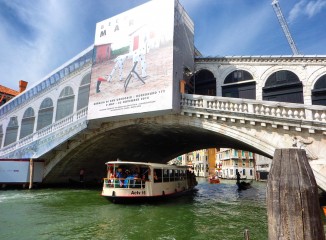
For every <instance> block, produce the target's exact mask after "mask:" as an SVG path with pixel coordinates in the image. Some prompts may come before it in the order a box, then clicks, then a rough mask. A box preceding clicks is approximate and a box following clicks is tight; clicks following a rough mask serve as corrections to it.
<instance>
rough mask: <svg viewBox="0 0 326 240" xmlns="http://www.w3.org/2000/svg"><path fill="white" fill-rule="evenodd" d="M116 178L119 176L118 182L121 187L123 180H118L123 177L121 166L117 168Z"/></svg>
mask: <svg viewBox="0 0 326 240" xmlns="http://www.w3.org/2000/svg"><path fill="white" fill-rule="evenodd" d="M116 176H117V178H119V183H120V187H123V180H120V178H123V177H124V176H123V173H122V168H120V167H119V168H118V171H117V174H116Z"/></svg>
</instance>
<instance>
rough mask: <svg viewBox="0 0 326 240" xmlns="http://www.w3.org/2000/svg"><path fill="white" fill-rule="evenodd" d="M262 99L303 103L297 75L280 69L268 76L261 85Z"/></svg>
mask: <svg viewBox="0 0 326 240" xmlns="http://www.w3.org/2000/svg"><path fill="white" fill-rule="evenodd" d="M263 100H266V101H278V102H290V103H303V86H302V82H301V81H300V79H299V78H298V76H297V75H296V74H295V73H293V72H290V71H287V70H281V71H278V72H275V73H273V74H272V75H271V76H269V77H268V79H267V81H266V84H265V87H263Z"/></svg>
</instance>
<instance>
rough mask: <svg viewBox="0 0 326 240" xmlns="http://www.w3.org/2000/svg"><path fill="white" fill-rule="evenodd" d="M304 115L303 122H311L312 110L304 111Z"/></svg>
mask: <svg viewBox="0 0 326 240" xmlns="http://www.w3.org/2000/svg"><path fill="white" fill-rule="evenodd" d="M304 111H305V115H306V119H305V120H309V121H312V120H313V117H312V110H311V109H305V110H304Z"/></svg>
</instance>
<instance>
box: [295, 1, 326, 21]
mask: <svg viewBox="0 0 326 240" xmlns="http://www.w3.org/2000/svg"><path fill="white" fill-rule="evenodd" d="M325 7H326V1H325V0H316V1H307V0H300V1H299V2H298V3H297V4H295V5H294V7H293V8H292V9H291V11H290V14H289V22H293V21H295V20H296V19H297V18H300V16H301V15H303V16H307V17H308V18H312V17H314V16H316V15H317V14H318V13H320V12H321V11H322V9H323V8H325Z"/></svg>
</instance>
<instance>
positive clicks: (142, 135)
mask: <svg viewBox="0 0 326 240" xmlns="http://www.w3.org/2000/svg"><path fill="white" fill-rule="evenodd" d="M259 131H260V130H259ZM259 131H253V129H250V128H248V129H244V128H243V127H239V128H237V127H236V128H234V127H230V126H229V124H227V123H220V124H216V121H214V120H213V119H210V120H207V121H203V119H201V118H197V117H195V116H193V117H189V116H181V115H169V116H160V117H154V118H146V119H133V120H125V121H117V122H108V123H103V124H102V125H101V127H100V128H99V129H98V130H96V131H87V133H91V134H88V135H87V137H86V136H84V137H83V138H82V139H78V141H71V144H70V145H69V147H67V149H65V151H60V154H59V153H58V155H56V156H54V155H53V153H49V154H48V155H47V156H45V157H44V158H47V157H48V158H49V161H50V162H49V163H48V164H47V167H46V172H45V175H46V177H45V181H46V182H51V181H57V180H58V179H60V180H61V181H67V179H64V178H65V176H72V175H73V174H72V172H76V171H77V170H78V169H79V168H81V167H83V168H85V169H88V170H89V171H90V170H91V171H93V172H94V177H96V176H97V177H100V178H101V177H103V176H104V175H103V174H104V171H105V167H104V163H105V162H106V161H109V160H114V159H117V158H120V159H123V160H133V161H153V162H159V163H166V162H167V161H168V160H171V159H173V158H175V157H177V156H180V155H181V154H184V153H187V152H191V151H194V150H199V149H204V148H212V147H217V148H218V147H233V148H235V149H243V150H250V151H252V152H257V153H260V154H262V155H265V156H269V157H271V156H272V155H273V153H274V150H275V147H276V146H274V145H273V144H272V142H271V141H266V139H270V138H266V135H264V134H265V132H263V133H262V135H259V134H258V132H259ZM266 134H267V135H269V136H272V137H273V138H275V136H273V133H268V132H267V131H266ZM263 136H264V137H263ZM277 142H278V141H277ZM283 143H284V142H283ZM55 152H56V151H55ZM89 174H91V173H89Z"/></svg>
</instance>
